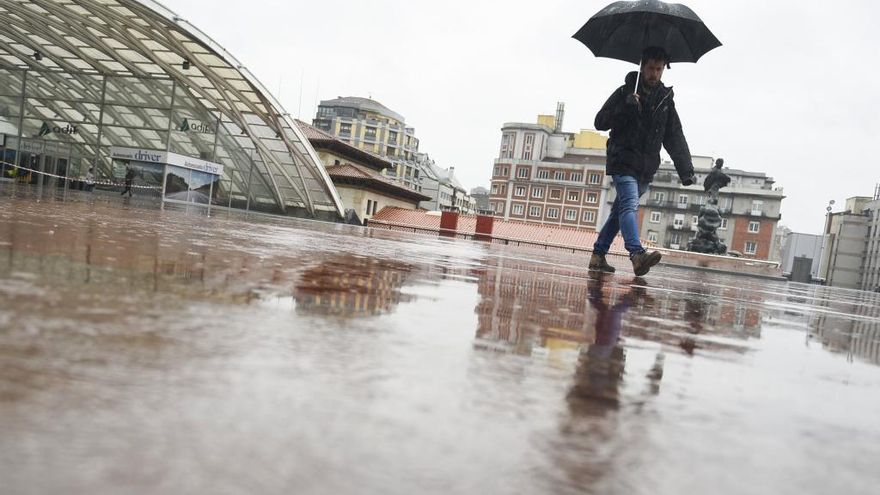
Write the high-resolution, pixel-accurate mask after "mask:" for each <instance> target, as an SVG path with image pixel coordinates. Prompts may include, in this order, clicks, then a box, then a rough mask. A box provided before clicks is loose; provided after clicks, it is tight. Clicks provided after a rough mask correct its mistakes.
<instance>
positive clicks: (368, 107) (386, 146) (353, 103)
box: [312, 96, 421, 191]
mask: <svg viewBox="0 0 880 495" xmlns="http://www.w3.org/2000/svg"><path fill="white" fill-rule="evenodd" d="M312 124H313V125H314V126H315V127H317V128H318V129H321V130H322V131H324V132H327V133H328V134H331V135H333V136H335V137H336V138H338V139H339V140H340V141H342V142H344V143H347V144H350V145H351V146H354V147H355V148H359V149H362V150H364V151H367V152H370V153H373V154H376V155H379V156H381V157H383V158H386V159H387V160H388V161H389V162H391V163H392V167H390V169H389V170H387V171H386V172H385V173H386V175H389V176H393V177H395V178H396V179H397V180H398V181H399V182H402V183H403V184H404V185H406V186H408V187H410V188H412V189H415V190H417V191H418V190H419V189H420V186H421V184H420V181H419V178H420V176H421V173H420V170H419V167H418V166H417V165H416V163H415V161H416V154H417V153H418V152H419V140H418V139H417V138H416V136H415V133H416V130H415V129H414V128H412V127H407V126H406V122H405V120H404V118H403V116H402V115H400V114H399V113H397V112H395V111H393V110H391V109H389V108H388V107H386V106H385V105H383V104H381V103H379V102H378V101H376V100H373V99H371V98H361V97H357V96H346V97H342V96H340V97H338V98H336V99H334V100H323V101H321V103H320V104H319V105H318V113H317V115H316V116H315V119H314V120H313V121H312Z"/></svg>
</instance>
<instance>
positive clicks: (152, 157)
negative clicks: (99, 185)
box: [110, 146, 223, 206]
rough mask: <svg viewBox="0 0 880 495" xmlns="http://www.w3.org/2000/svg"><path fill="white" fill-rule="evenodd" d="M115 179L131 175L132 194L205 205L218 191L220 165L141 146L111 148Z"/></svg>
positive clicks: (123, 179) (209, 202) (120, 179)
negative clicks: (133, 192)
mask: <svg viewBox="0 0 880 495" xmlns="http://www.w3.org/2000/svg"><path fill="white" fill-rule="evenodd" d="M110 158H111V160H112V162H113V168H112V169H113V178H114V181H117V182H120V183H124V182H126V177H130V178H131V182H132V188H133V190H134V191H135V194H139V195H152V196H155V197H157V198H161V199H162V200H163V201H168V202H177V203H194V204H199V205H205V206H208V205H210V204H211V202H212V198H214V197H215V194H219V192H220V187H219V184H220V178H221V177H222V176H223V165H220V164H219V163H213V162H209V161H207V160H202V159H199V158H193V157H189V156H184V155H180V154H177V153H172V152H170V151H157V150H149V149H141V148H124V147H116V146H114V147H112V148H110Z"/></svg>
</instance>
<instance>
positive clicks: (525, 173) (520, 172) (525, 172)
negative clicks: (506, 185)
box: [516, 167, 529, 179]
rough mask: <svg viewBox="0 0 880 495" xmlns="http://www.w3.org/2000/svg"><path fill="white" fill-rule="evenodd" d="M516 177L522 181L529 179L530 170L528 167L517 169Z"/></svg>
mask: <svg viewBox="0 0 880 495" xmlns="http://www.w3.org/2000/svg"><path fill="white" fill-rule="evenodd" d="M516 176H517V177H519V178H520V179H528V178H529V168H528V167H519V168H517V169H516Z"/></svg>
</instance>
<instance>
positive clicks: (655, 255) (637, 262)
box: [632, 251, 663, 277]
mask: <svg viewBox="0 0 880 495" xmlns="http://www.w3.org/2000/svg"><path fill="white" fill-rule="evenodd" d="M662 256H663V255H661V254H660V252H659V251H651V252H648V251H642V252H641V253H638V254H636V255H635V256H633V257H632V264H633V272H635V274H636V275H637V276H639V277H641V276H642V275H645V274H647V273H648V271H650V270H651V267H652V266H654V265H656V264H657V263H660V258H661V257H662Z"/></svg>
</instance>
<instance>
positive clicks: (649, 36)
mask: <svg viewBox="0 0 880 495" xmlns="http://www.w3.org/2000/svg"><path fill="white" fill-rule="evenodd" d="M573 38H574V39H576V40H578V41H580V42H581V43H583V44H584V45H586V46H587V48H589V49H590V51H592V52H593V54H594V55H596V56H597V57H606V58H613V59H617V60H625V61H627V62H632V63H634V64H638V63H640V62H641V59H642V51H643V50H644V49H645V48H647V47H650V46H658V47H661V48H663V49H664V50H666V53H668V54H669V61H670V62H696V61H697V60H699V59H700V57H702V56H703V55H704V54H705V53H706V52H708V51H709V50H712V49H713V48H717V47H719V46H721V42H720V41H718V38H716V37H715V35H714V34H712V32H711V31H709V28H707V27H706V25H705V24H703V21H702V20H700V18H699V17H697V14H695V13H694V11H693V10H691V9H690V8H688V7H687V6H685V5H681V4H677V3H665V2H661V1H659V0H637V1H626V2H614V3H612V4H611V5H609V6H607V7H605V8H604V9H602V10H600V11H599V13H597V14H596V15H594V16H593V17H591V18H590V20H588V21H587V23H586V24H584V25H583V27H581V28H580V30H578V32H577V33H575V34H574V36H573Z"/></svg>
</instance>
